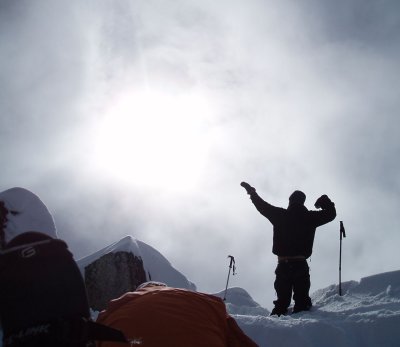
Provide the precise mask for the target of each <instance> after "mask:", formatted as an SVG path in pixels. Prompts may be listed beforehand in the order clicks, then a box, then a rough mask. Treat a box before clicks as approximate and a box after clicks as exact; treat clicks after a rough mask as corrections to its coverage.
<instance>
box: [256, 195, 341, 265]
mask: <svg viewBox="0 0 400 347" xmlns="http://www.w3.org/2000/svg"><path fill="white" fill-rule="evenodd" d="M251 201H252V202H253V204H254V206H255V207H256V208H257V210H258V211H259V212H260V213H261V214H262V215H263V216H264V217H266V218H268V220H269V221H270V222H271V223H272V225H273V232H274V236H273V246H272V253H274V254H276V255H278V256H299V255H303V256H305V257H306V258H309V257H310V256H311V253H312V248H313V244H314V236H315V230H316V228H317V227H319V226H320V225H323V224H326V223H329V222H331V221H332V220H334V219H335V217H336V209H335V204H334V203H333V202H332V203H330V204H327V206H325V208H323V209H322V210H318V211H309V210H308V209H307V208H306V207H305V206H304V205H301V204H293V205H289V207H288V208H287V209H285V208H281V207H276V206H273V205H271V204H269V203H268V202H266V201H264V200H263V199H262V198H261V197H260V196H259V195H258V194H257V193H254V194H252V195H251Z"/></svg>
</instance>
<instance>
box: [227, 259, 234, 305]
mask: <svg viewBox="0 0 400 347" xmlns="http://www.w3.org/2000/svg"><path fill="white" fill-rule="evenodd" d="M228 258H230V262H229V271H228V278H227V280H226V287H225V293H224V301H225V300H226V292H227V290H228V283H229V276H230V274H231V269H233V273H232V275H236V272H235V271H236V266H235V258H234V257H233V256H231V255H228Z"/></svg>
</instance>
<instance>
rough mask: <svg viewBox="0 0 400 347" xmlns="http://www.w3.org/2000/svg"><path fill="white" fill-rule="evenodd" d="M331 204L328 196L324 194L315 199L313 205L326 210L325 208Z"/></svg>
mask: <svg viewBox="0 0 400 347" xmlns="http://www.w3.org/2000/svg"><path fill="white" fill-rule="evenodd" d="M332 204H333V202H332V201H331V199H329V198H328V196H327V195H325V194H324V195H321V196H320V197H319V198H318V199H317V201H316V202H315V204H314V206H315V207H316V208H322V209H323V210H326V209H327V208H329V207H330V206H332Z"/></svg>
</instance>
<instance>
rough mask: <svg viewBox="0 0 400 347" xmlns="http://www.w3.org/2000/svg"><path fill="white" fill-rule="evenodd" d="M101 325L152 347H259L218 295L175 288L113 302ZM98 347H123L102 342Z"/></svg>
mask: <svg viewBox="0 0 400 347" xmlns="http://www.w3.org/2000/svg"><path fill="white" fill-rule="evenodd" d="M97 322H98V323H101V324H104V325H108V326H111V327H113V328H116V329H119V330H121V331H122V332H123V333H124V334H125V336H126V337H127V339H128V340H130V341H136V342H141V344H142V345H143V346H148V347H163V346H171V347H204V346H208V347H239V346H240V347H256V346H257V344H256V343H254V342H253V341H252V340H251V339H250V338H249V337H247V336H246V335H245V334H244V332H243V331H242V330H241V329H240V327H239V326H238V325H237V323H236V321H235V320H234V319H233V318H232V317H230V316H229V315H228V314H227V312H226V308H225V304H224V303H223V301H222V300H221V299H220V298H218V297H215V296H212V295H209V294H204V293H199V292H193V291H189V290H186V289H177V288H171V287H154V286H153V287H146V288H143V289H139V290H137V291H135V292H128V293H126V294H124V295H123V296H121V297H120V298H118V299H115V300H112V301H111V302H110V303H109V305H108V308H107V309H106V310H104V311H102V312H101V313H100V314H99V316H98V319H97ZM97 346H98V347H121V344H118V343H110V342H101V343H98V345H97Z"/></svg>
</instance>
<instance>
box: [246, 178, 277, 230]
mask: <svg viewBox="0 0 400 347" xmlns="http://www.w3.org/2000/svg"><path fill="white" fill-rule="evenodd" d="M240 185H241V186H242V187H243V188H244V189H246V192H247V194H249V195H250V199H251V201H252V203H253V204H254V206H255V207H256V209H257V211H258V212H260V213H261V214H262V215H263V216H264V217H266V218H268V220H269V221H270V222H271V223H272V224H274V223H275V222H276V220H277V218H279V216H280V212H281V210H283V209H282V208H280V207H276V206H273V205H271V204H269V203H268V202H266V201H264V200H263V199H262V198H261V197H260V196H259V195H258V194H257V191H256V189H255V188H254V187H252V186H251V185H250V184H248V183H247V182H242V183H240Z"/></svg>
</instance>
